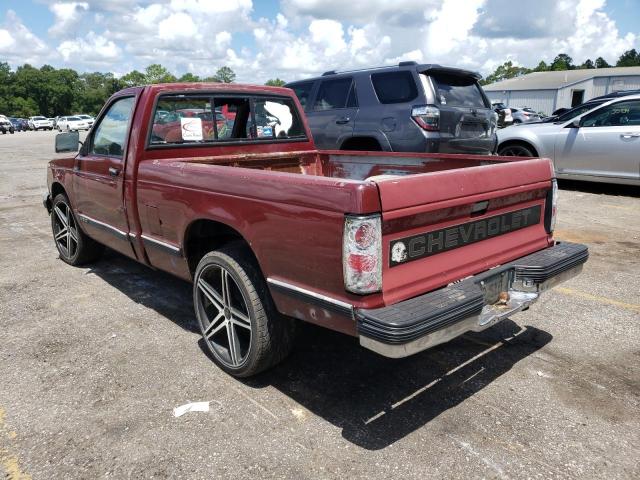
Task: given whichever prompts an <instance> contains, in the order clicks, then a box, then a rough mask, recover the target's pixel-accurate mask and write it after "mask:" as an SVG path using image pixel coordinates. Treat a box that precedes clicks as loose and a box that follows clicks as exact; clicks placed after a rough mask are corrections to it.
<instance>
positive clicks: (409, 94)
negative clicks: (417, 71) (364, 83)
mask: <svg viewBox="0 0 640 480" xmlns="http://www.w3.org/2000/svg"><path fill="white" fill-rule="evenodd" d="M371 83H373V88H374V90H375V91H376V95H377V96H378V100H379V101H380V103H405V102H410V101H411V100H413V99H414V98H416V97H417V96H418V89H417V88H416V82H415V81H414V80H413V75H411V72H409V71H406V70H405V71H399V72H386V73H374V74H372V75H371Z"/></svg>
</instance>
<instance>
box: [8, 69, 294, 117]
mask: <svg viewBox="0 0 640 480" xmlns="http://www.w3.org/2000/svg"><path fill="white" fill-rule="evenodd" d="M235 79H236V74H235V73H234V71H233V70H232V69H231V68H229V67H227V66H224V67H221V68H219V69H218V70H217V71H216V73H215V75H213V76H210V77H199V76H198V75H194V74H193V73H185V74H184V75H182V76H180V77H177V76H175V75H174V74H172V73H171V72H170V71H169V70H168V69H167V68H165V67H163V66H162V65H160V64H153V65H149V66H148V67H147V68H146V69H145V70H144V71H143V72H140V71H138V70H134V71H132V72H129V73H127V74H126V75H123V76H122V77H120V78H116V77H115V76H114V75H113V74H112V73H101V72H91V73H78V72H77V71H75V70H73V69H70V68H60V69H56V68H54V67H52V66H50V65H44V66H43V67H41V68H35V67H33V66H31V65H29V64H25V65H22V66H20V67H18V68H16V70H15V71H13V70H12V69H11V67H10V66H9V64H8V63H6V62H0V114H2V115H6V116H10V117H21V118H24V117H31V116H35V115H43V116H45V117H56V116H59V115H72V114H79V113H87V114H90V115H95V114H97V113H98V112H99V111H100V109H101V108H102V106H103V105H104V103H105V102H106V100H107V99H108V98H109V97H110V96H111V95H113V94H114V93H115V92H117V91H118V90H122V89H123V88H126V87H134V86H137V85H148V84H151V83H169V82H223V83H233V82H234V81H235ZM267 85H277V86H280V85H284V81H282V80H280V79H278V78H276V79H272V80H269V81H268V82H267Z"/></svg>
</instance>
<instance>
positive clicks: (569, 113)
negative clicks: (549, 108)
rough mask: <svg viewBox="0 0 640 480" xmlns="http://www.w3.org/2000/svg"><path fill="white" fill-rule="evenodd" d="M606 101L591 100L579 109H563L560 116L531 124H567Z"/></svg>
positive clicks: (555, 115)
mask: <svg viewBox="0 0 640 480" xmlns="http://www.w3.org/2000/svg"><path fill="white" fill-rule="evenodd" d="M604 102H606V100H589V101H588V102H585V103H582V104H580V105H578V106H577V107H573V108H570V109H563V112H562V113H560V114H554V115H551V116H549V117H544V118H541V119H540V120H535V121H533V122H530V123H554V122H555V123H558V122H566V121H567V120H571V119H572V118H575V117H577V116H578V115H582V114H583V113H585V112H588V111H589V110H593V109H594V108H596V107H597V106H599V105H602V104H603V103H604Z"/></svg>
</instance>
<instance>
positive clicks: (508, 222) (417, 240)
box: [389, 205, 540, 267]
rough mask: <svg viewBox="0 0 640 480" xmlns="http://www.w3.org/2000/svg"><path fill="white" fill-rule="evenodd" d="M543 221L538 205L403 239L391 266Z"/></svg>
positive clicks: (392, 246) (398, 242)
mask: <svg viewBox="0 0 640 480" xmlns="http://www.w3.org/2000/svg"><path fill="white" fill-rule="evenodd" d="M539 222H540V205H535V206H533V207H529V208H524V209H522V210H516V211H514V212H508V213H504V214H502V215H496V216H494V217H489V218H483V219H482V220H476V221H474V222H467V223H462V224H460V225H455V226H453V227H449V228H443V229H441V230H434V231H433V232H426V233H420V234H418V235H413V236H411V237H406V238H401V239H398V240H394V241H392V242H391V244H390V249H391V250H390V255H389V264H390V266H392V267H394V266H396V265H400V264H402V263H406V262H410V261H412V260H418V259H420V258H424V257H428V256H430V255H435V254H436V253H441V252H445V251H447V250H453V249H454V248H458V247H463V246H464V245H469V244H470V243H475V242H479V241H481V240H484V239H486V238H490V237H495V236H497V235H502V234H504V233H508V232H513V231H514V230H520V229H521V228H525V227H529V226H531V225H536V224H538V223H539Z"/></svg>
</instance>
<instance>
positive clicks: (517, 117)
mask: <svg viewBox="0 0 640 480" xmlns="http://www.w3.org/2000/svg"><path fill="white" fill-rule="evenodd" d="M510 108H511V115H512V116H513V123H527V122H535V121H536V120H542V117H541V116H540V115H539V114H538V113H537V112H536V111H535V110H533V109H532V108H528V107H522V108H513V107H510Z"/></svg>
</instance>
